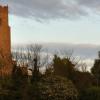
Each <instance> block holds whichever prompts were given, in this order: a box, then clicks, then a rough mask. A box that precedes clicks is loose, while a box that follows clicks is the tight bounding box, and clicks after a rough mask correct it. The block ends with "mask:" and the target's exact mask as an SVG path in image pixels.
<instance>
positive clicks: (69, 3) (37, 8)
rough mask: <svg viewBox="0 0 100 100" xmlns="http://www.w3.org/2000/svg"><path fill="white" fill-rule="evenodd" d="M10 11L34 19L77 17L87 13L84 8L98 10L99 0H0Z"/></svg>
mask: <svg viewBox="0 0 100 100" xmlns="http://www.w3.org/2000/svg"><path fill="white" fill-rule="evenodd" d="M0 3H2V4H8V6H9V8H10V13H11V14H15V15H17V16H22V17H34V18H36V19H59V18H60V19H62V18H79V17H80V16H86V15H88V14H89V13H88V11H87V10H86V9H88V8H89V9H91V10H92V9H95V10H96V11H98V12H99V9H100V7H99V5H100V1H99V0H1V1H0Z"/></svg>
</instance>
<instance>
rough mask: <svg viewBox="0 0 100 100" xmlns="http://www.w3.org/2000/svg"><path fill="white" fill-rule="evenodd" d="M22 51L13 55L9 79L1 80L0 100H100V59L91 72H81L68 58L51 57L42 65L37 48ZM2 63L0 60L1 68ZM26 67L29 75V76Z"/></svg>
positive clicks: (2, 78)
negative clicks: (14, 60)
mask: <svg viewBox="0 0 100 100" xmlns="http://www.w3.org/2000/svg"><path fill="white" fill-rule="evenodd" d="M21 50H22V49H21ZM23 50H24V51H25V52H20V53H19V52H16V53H15V55H14V56H15V57H16V63H14V64H13V70H12V74H11V76H10V77H2V76H1V77H0V100H100V78H99V76H100V72H99V69H100V58H99V59H97V60H95V63H94V66H93V67H92V69H91V72H88V71H83V72H82V71H80V70H78V69H77V68H76V64H75V63H73V61H72V60H71V59H69V57H60V56H58V55H54V58H53V60H52V63H47V59H46V60H45V61H44V62H45V63H44V62H41V57H40V56H41V55H40V52H41V46H39V45H35V48H34V47H33V46H32V45H31V46H30V47H29V48H27V52H26V50H25V49H23ZM13 59H14V58H13ZM24 61H25V62H24ZM26 61H27V63H26ZM2 63H3V62H2V59H0V68H2ZM8 66H9V65H8ZM29 66H31V67H32V69H31V71H32V75H28V71H27V70H28V67H29ZM42 66H45V67H46V70H45V72H44V73H41V71H40V68H41V67H42ZM82 67H84V66H82ZM85 67H86V66H85Z"/></svg>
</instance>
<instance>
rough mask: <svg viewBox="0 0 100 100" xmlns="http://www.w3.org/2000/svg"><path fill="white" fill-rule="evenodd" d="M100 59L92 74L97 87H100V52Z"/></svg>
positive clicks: (96, 61) (95, 63) (99, 54)
mask: <svg viewBox="0 0 100 100" xmlns="http://www.w3.org/2000/svg"><path fill="white" fill-rule="evenodd" d="M98 56H99V59H96V60H95V62H94V65H93V67H92V69H91V72H92V74H93V75H94V76H95V78H96V80H97V86H99V85H100V52H99V53H98Z"/></svg>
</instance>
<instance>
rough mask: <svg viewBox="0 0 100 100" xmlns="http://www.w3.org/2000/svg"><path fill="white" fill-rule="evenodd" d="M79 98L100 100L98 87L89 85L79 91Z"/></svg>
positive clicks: (99, 88)
mask: <svg viewBox="0 0 100 100" xmlns="http://www.w3.org/2000/svg"><path fill="white" fill-rule="evenodd" d="M80 100H100V87H91V88H88V89H86V90H84V91H83V92H82V93H81V96H80Z"/></svg>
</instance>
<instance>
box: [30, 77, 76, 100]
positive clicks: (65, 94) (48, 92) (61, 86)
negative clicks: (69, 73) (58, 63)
mask: <svg viewBox="0 0 100 100" xmlns="http://www.w3.org/2000/svg"><path fill="white" fill-rule="evenodd" d="M30 88H31V91H30V92H29V94H31V96H32V97H33V98H35V99H36V100H76V99H77V96H78V92H77V90H76V88H75V87H74V85H73V84H72V82H71V81H69V80H68V79H65V78H62V77H58V76H44V77H42V78H41V79H40V80H39V81H37V82H34V83H33V84H32V85H31V87H30ZM34 91H35V92H34ZM32 100H34V99H32Z"/></svg>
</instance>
